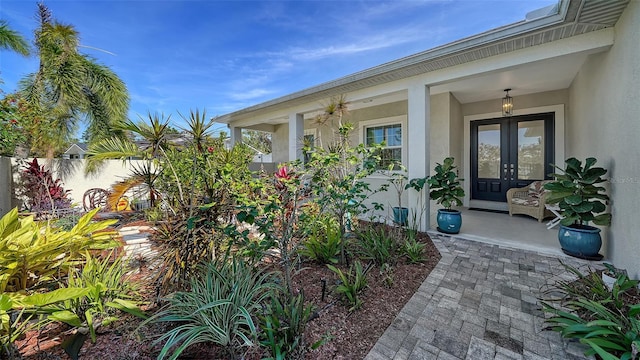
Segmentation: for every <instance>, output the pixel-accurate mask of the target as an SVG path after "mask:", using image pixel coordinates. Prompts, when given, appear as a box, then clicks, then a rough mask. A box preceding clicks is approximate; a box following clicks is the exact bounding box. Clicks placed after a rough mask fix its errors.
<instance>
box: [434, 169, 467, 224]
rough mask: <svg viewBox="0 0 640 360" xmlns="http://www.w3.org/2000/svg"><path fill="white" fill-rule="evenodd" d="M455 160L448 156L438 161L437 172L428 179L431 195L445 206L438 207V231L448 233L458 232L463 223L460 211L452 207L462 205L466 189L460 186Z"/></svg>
mask: <svg viewBox="0 0 640 360" xmlns="http://www.w3.org/2000/svg"><path fill="white" fill-rule="evenodd" d="M453 161H454V159H453V157H448V158H446V159H444V161H443V162H442V164H440V163H436V167H435V169H434V171H435V174H434V175H432V176H430V177H429V179H428V180H427V183H428V184H429V189H430V192H429V197H430V198H431V199H432V200H436V203H438V204H442V206H444V209H438V216H437V218H436V219H437V221H438V231H440V232H443V233H446V234H457V233H458V232H460V226H461V225H462V214H461V213H460V211H459V210H453V209H451V207H452V206H454V205H455V206H460V205H462V200H461V198H462V197H463V196H464V189H462V186H460V181H461V179H458V174H457V172H456V171H455V169H456V166H455V165H453Z"/></svg>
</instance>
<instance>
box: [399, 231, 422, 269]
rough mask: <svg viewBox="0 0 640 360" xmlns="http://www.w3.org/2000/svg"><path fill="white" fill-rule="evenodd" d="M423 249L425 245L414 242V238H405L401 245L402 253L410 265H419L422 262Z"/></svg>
mask: <svg viewBox="0 0 640 360" xmlns="http://www.w3.org/2000/svg"><path fill="white" fill-rule="evenodd" d="M424 248H425V245H424V244H423V243H421V242H419V241H418V240H416V238H415V236H407V238H406V239H405V241H404V244H403V245H402V253H403V254H404V255H405V256H406V257H407V260H409V262H410V263H412V264H416V263H421V262H423V261H424Z"/></svg>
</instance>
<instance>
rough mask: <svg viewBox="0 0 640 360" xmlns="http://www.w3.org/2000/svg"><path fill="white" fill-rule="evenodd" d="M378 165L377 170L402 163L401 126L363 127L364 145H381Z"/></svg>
mask: <svg viewBox="0 0 640 360" xmlns="http://www.w3.org/2000/svg"><path fill="white" fill-rule="evenodd" d="M383 142H384V146H383V148H382V150H381V153H380V157H381V158H382V159H381V161H380V163H379V164H378V168H379V169H387V168H388V167H389V165H391V164H401V163H402V124H389V125H381V126H367V127H365V145H366V146H372V145H377V144H382V143H383Z"/></svg>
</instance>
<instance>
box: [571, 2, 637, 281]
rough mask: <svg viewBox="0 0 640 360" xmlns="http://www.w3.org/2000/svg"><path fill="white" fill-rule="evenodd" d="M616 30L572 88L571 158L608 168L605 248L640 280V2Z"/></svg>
mask: <svg viewBox="0 0 640 360" xmlns="http://www.w3.org/2000/svg"><path fill="white" fill-rule="evenodd" d="M615 30H616V31H615V43H614V45H613V47H612V48H611V49H610V50H609V51H608V52H606V53H602V54H595V55H591V56H590V57H589V58H588V59H587V60H586V61H585V63H584V64H583V66H582V68H581V69H580V71H579V73H578V75H577V76H576V78H575V79H574V81H573V83H572V84H571V87H570V88H569V97H570V104H571V110H570V111H571V118H572V119H571V120H572V121H569V122H568V124H567V154H568V156H575V157H577V158H578V159H584V158H587V157H590V156H593V157H595V158H596V159H598V164H597V165H600V166H602V167H604V168H606V169H608V171H609V172H608V174H607V175H608V176H609V177H610V179H611V182H610V184H609V185H610V192H609V195H610V196H611V202H610V210H611V213H612V215H613V218H612V223H611V226H610V227H607V228H605V229H604V231H603V235H604V236H603V237H604V238H605V239H606V240H605V244H604V248H605V250H606V254H607V257H608V258H609V259H610V260H611V261H612V262H613V263H614V264H615V265H616V266H618V267H621V268H626V269H627V270H628V271H629V275H630V276H631V277H633V278H640V261H639V259H640V236H639V235H638V234H639V233H640V225H639V224H638V213H637V209H638V199H640V162H639V161H638V159H640V147H639V146H638V134H640V121H638V119H639V116H640V101H639V100H638V99H640V87H639V86H638V84H639V83H640V47H639V46H638V38H637V35H638V34H639V33H640V2H638V1H631V2H630V3H629V5H628V7H627V9H626V10H625V11H624V13H623V14H622V16H621V18H620V20H619V21H618V23H617V24H616V29H615Z"/></svg>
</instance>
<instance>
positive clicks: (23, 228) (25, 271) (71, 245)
mask: <svg viewBox="0 0 640 360" xmlns="http://www.w3.org/2000/svg"><path fill="white" fill-rule="evenodd" d="M97 211H98V209H95V210H93V211H91V212H89V213H87V214H86V215H84V216H83V217H82V218H80V220H79V221H78V224H76V225H75V226H74V227H73V228H72V229H71V230H69V231H65V230H62V229H60V228H52V227H50V226H48V225H47V224H42V223H38V222H35V221H34V219H33V216H28V217H25V218H22V219H20V218H18V210H17V209H15V208H14V209H13V210H11V211H9V212H8V213H7V214H6V215H5V216H3V217H2V219H0V292H5V291H21V290H27V289H29V288H31V287H32V286H34V285H35V284H37V283H44V282H48V281H50V282H53V281H55V280H56V279H57V278H58V277H60V276H64V275H66V274H67V273H68V269H69V268H70V267H71V266H75V265H78V264H79V263H80V262H82V261H83V260H84V254H85V252H86V251H87V250H104V249H109V248H114V247H117V246H119V245H120V244H119V243H118V242H117V241H115V240H114V235H115V232H113V231H107V228H108V227H109V226H110V225H113V224H114V223H115V222H116V221H117V220H104V221H98V222H92V221H91V219H92V218H93V216H94V215H95V214H96V212H97Z"/></svg>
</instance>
